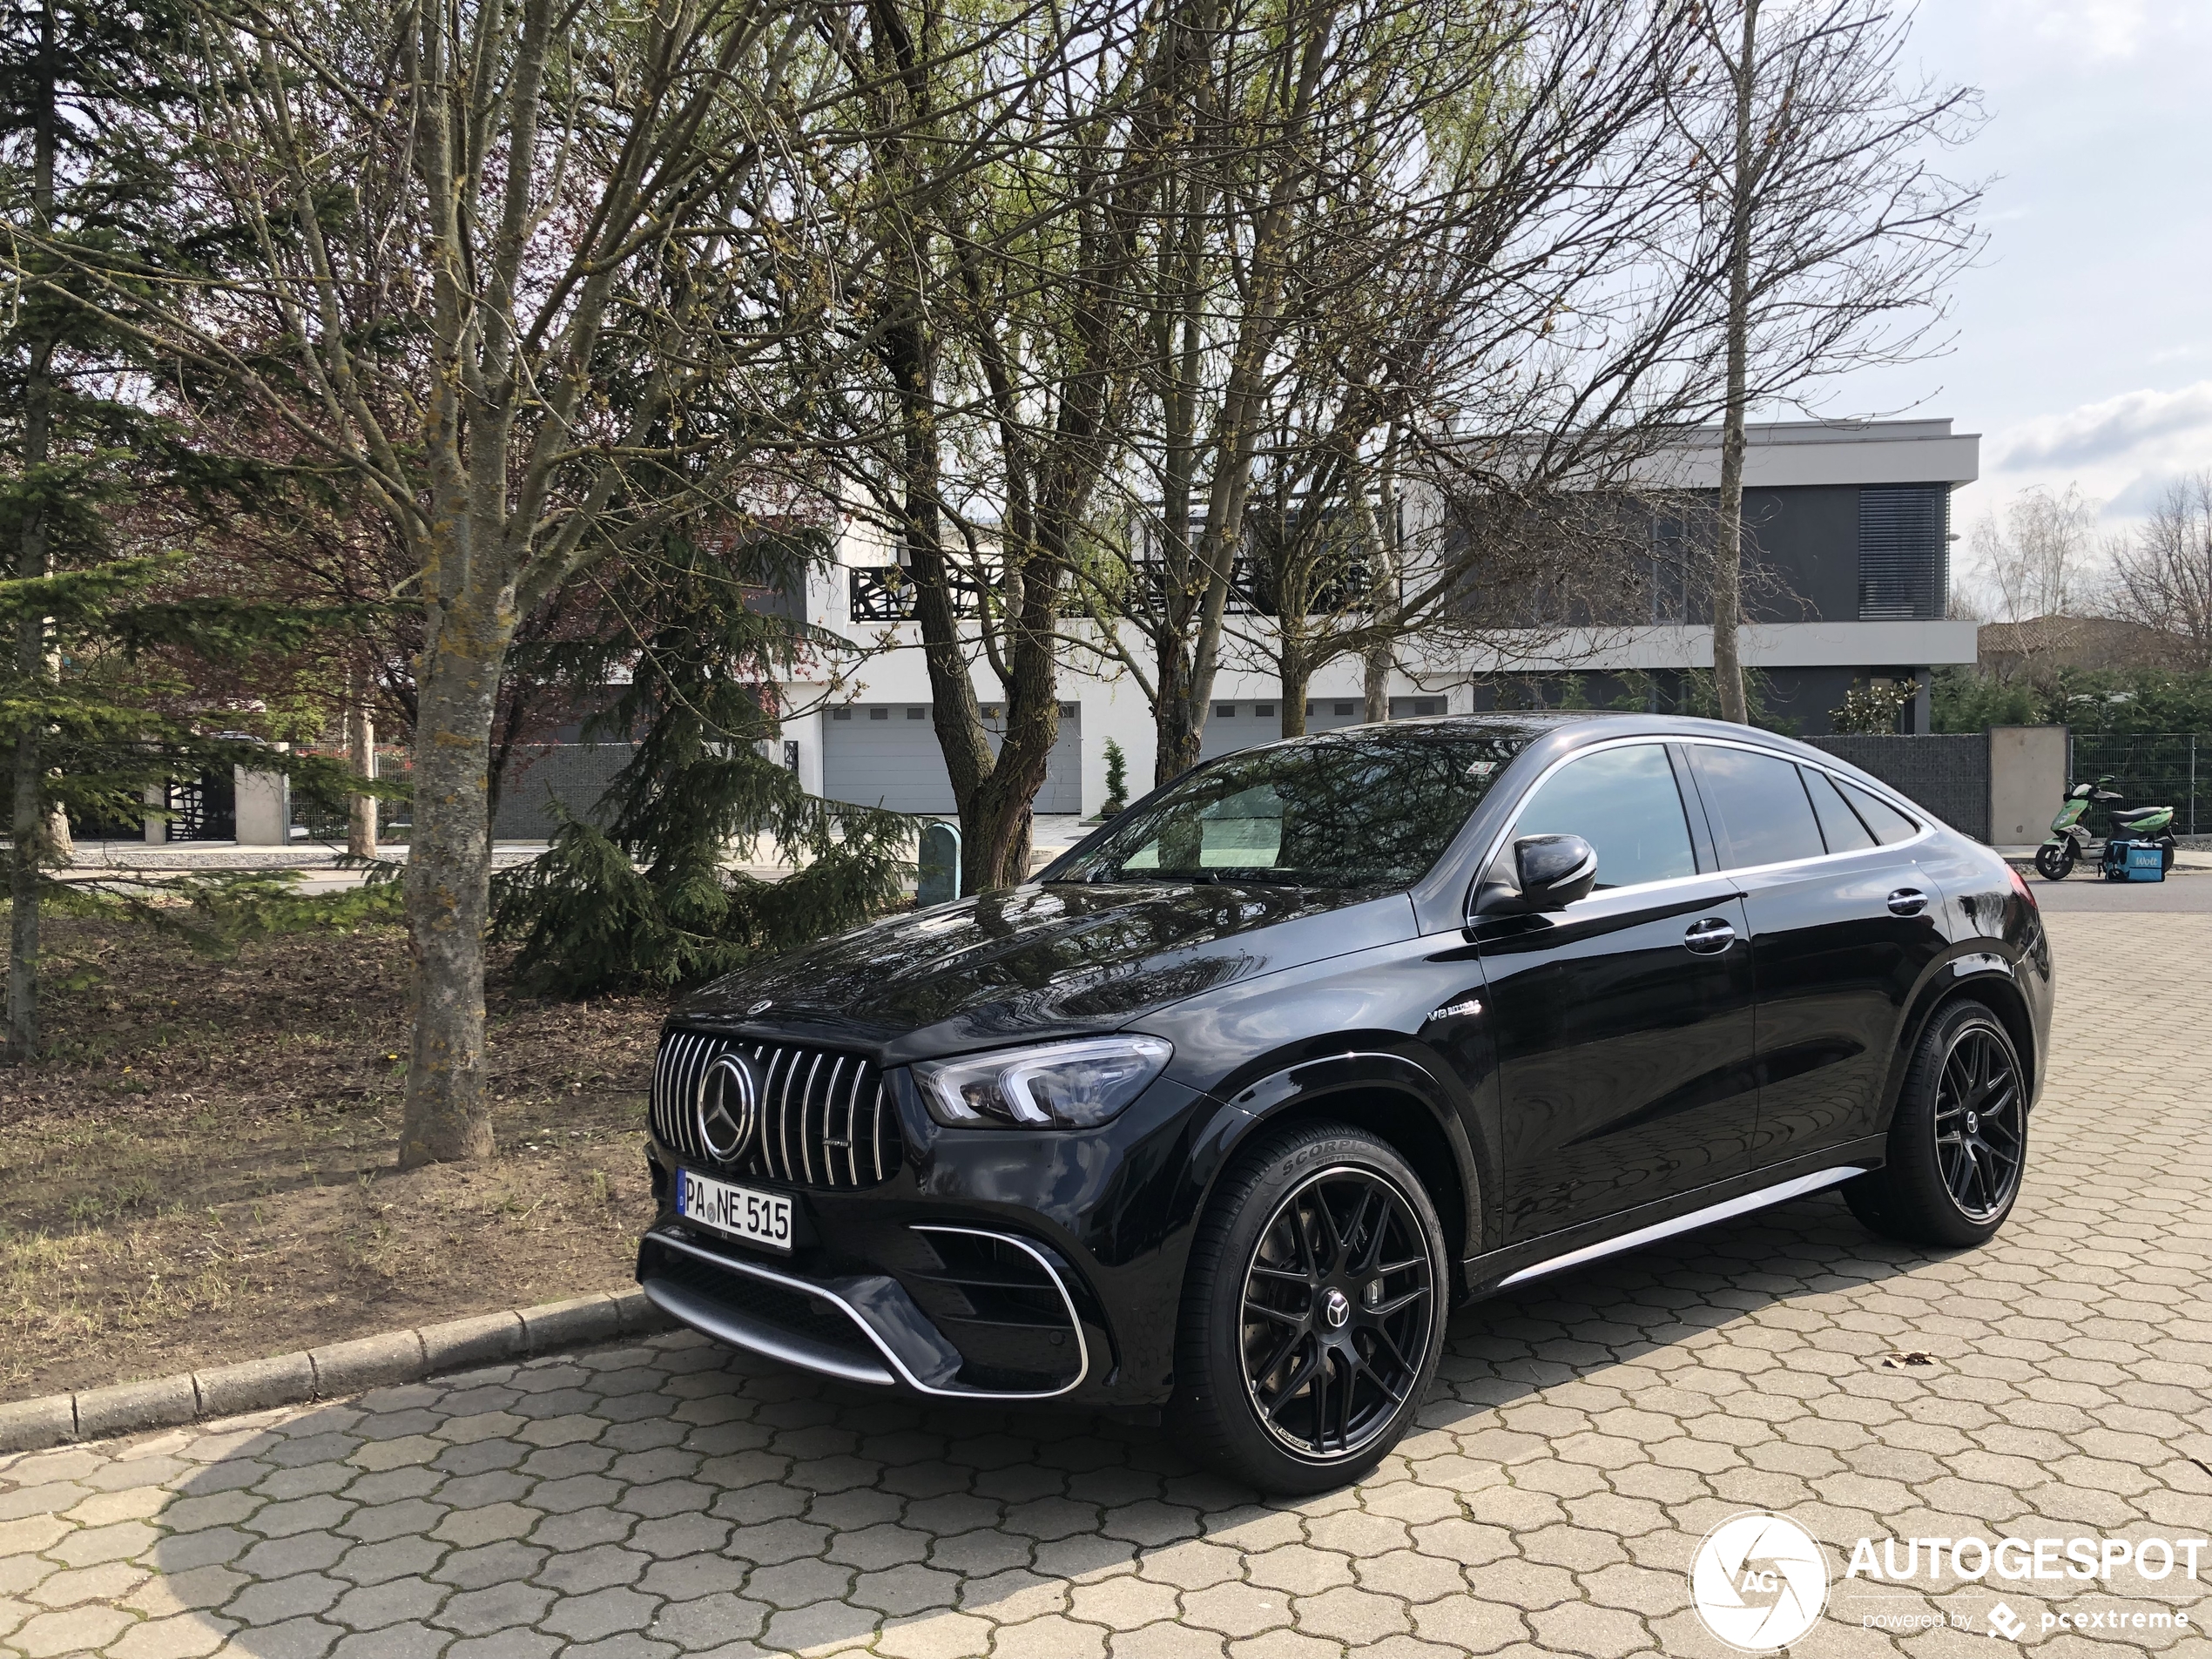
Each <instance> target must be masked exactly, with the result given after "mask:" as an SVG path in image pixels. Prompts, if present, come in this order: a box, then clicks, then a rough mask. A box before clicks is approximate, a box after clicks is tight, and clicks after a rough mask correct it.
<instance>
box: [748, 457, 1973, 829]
mask: <svg viewBox="0 0 2212 1659" xmlns="http://www.w3.org/2000/svg"><path fill="white" fill-rule="evenodd" d="M1979 449H1980V440H1979V437H1978V436H1976V435H1972V434H1954V433H1953V432H1952V430H1951V422H1950V421H1942V420H1929V421H1867V422H1838V421H1785V422H1778V423H1775V424H1772V425H1766V426H1760V427H1755V428H1752V430H1751V432H1750V442H1749V446H1748V453H1747V457H1746V462H1745V478H1744V482H1745V505H1744V521H1745V539H1746V546H1747V558H1748V559H1749V560H1750V561H1752V562H1753V563H1756V565H1757V570H1758V575H1759V580H1758V581H1757V583H1754V584H1752V586H1751V587H1750V589H1748V590H1747V595H1746V603H1747V608H1748V610H1749V613H1750V617H1751V622H1750V626H1749V627H1747V628H1746V630H1745V631H1744V633H1743V658H1744V661H1745V663H1746V664H1747V665H1749V666H1750V667H1752V668H1755V669H1757V670H1758V671H1760V673H1761V675H1762V677H1763V683H1764V687H1765V690H1766V693H1767V707H1768V709H1769V711H1770V712H1772V713H1774V714H1777V715H1779V716H1781V717H1784V718H1790V719H1793V720H1795V721H1797V724H1798V727H1799V729H1800V730H1801V731H1802V732H1804V733H1805V734H1807V735H1818V734H1820V733H1822V732H1825V731H1826V730H1827V729H1828V720H1827V712H1828V711H1829V710H1831V709H1832V708H1834V707H1836V706H1838V705H1840V704H1841V702H1842V701H1843V698H1844V692H1845V691H1847V690H1848V689H1849V688H1850V686H1851V685H1852V683H1853V682H1854V681H1858V680H1863V679H1868V678H1886V679H1891V680H1898V681H1905V682H1915V681H1917V682H1918V683H1919V685H1920V687H1921V692H1920V696H1919V699H1918V706H1917V710H1916V711H1915V712H1914V714H1913V717H1912V718H1913V720H1914V726H1913V729H1915V730H1920V731H1925V730H1926V729H1927V707H1926V704H1927V697H1926V690H1925V687H1926V685H1927V679H1928V676H1929V674H1930V672H1931V671H1932V670H1933V669H1935V668H1938V667H1941V666H1944V665H1946V664H1970V663H1972V662H1973V661H1974V659H1975V628H1974V624H1973V623H1971V622H1952V621H1948V620H1946V617H1945V615H1944V612H1945V610H1946V600H1947V597H1948V586H1949V581H1948V578H1949V549H1950V543H1951V541H1952V536H1951V529H1950V524H1951V514H1950V497H1951V492H1952V490H1953V489H1956V488H1958V487H1959V485H1961V484H1965V483H1969V482H1973V479H1974V478H1975V476H1976V475H1977V472H1978V470H1979ZM1719 478H1720V435H1719V432H1718V430H1717V429H1716V428H1715V429H1701V430H1697V431H1694V432H1691V433H1689V434H1687V435H1685V436H1684V439H1683V442H1682V443H1681V444H1679V445H1678V446H1676V448H1673V449H1671V450H1669V451H1668V452H1666V453H1665V454H1663V455H1660V456H1658V457H1656V458H1655V459H1653V460H1652V461H1650V462H1648V463H1646V465H1645V468H1644V469H1643V470H1642V475H1641V481H1642V482H1645V483H1648V484H1649V485H1652V486H1654V487H1656V488H1662V489H1669V490H1677V491H1690V492H1705V491H1710V490H1714V489H1717V487H1718V484H1719ZM894 562H895V550H894V549H893V548H891V546H890V545H889V544H888V543H887V541H886V540H885V539H884V538H883V537H882V536H881V535H880V533H878V532H876V531H874V530H873V528H872V527H869V526H867V525H864V524H860V523H857V522H855V523H851V524H848V526H847V527H846V531H845V533H844V535H843V536H842V538H841V541H840V547H839V550H838V563H837V564H836V565H835V566H834V567H833V568H831V569H828V570H823V571H819V572H817V573H816V574H815V575H814V576H813V577H810V578H809V581H808V584H807V591H806V614H807V617H808V620H810V621H812V622H813V623H815V624H817V625H819V626H821V627H825V628H827V629H830V630H832V631H836V632H838V633H840V634H843V635H844V636H846V637H847V638H849V639H851V640H852V641H853V644H855V646H856V647H860V648H862V652H863V654H862V655H861V656H860V658H859V659H858V661H857V664H855V663H853V662H850V661H848V662H846V663H843V664H835V663H831V662H829V661H825V662H824V664H823V666H822V668H821V670H820V671H819V675H816V676H802V677H801V678H798V679H796V680H794V681H792V683H790V684H789V685H786V687H785V691H786V706H787V707H788V708H789V709H790V710H791V711H792V713H791V714H790V716H789V717H788V718H786V723H785V728H784V735H785V745H786V747H785V754H786V759H788V760H789V761H790V762H791V763H792V765H795V767H796V768H797V770H798V772H799V775H800V778H801V779H802V780H803V782H804V783H805V785H806V787H807V788H808V789H809V790H812V791H814V792H819V793H823V794H826V795H828V796H830V797H831V798H833V799H840V800H853V801H860V802H862V803H864V804H867V805H876V804H881V805H883V806H889V807H893V808H895V809H899V810H902V811H908V812H924V813H930V812H936V813H949V812H950V811H951V810H952V807H953V798H952V789H951V786H950V783H949V782H948V779H947V776H946V772H945V765H944V761H943V759H942V757H941V754H940V752H939V750H938V746H937V738H936V732H935V728H934V724H933V723H932V721H931V719H930V708H929V698H930V691H929V682H928V675H927V671H926V670H925V668H924V665H923V662H922V657H921V650H920V648H919V629H918V626H917V624H914V623H913V622H911V621H905V620H900V619H899V617H898V612H899V610H900V606H899V605H897V604H895V603H890V602H889V600H890V595H891V590H892V589H893V587H894V586H895V583H894V582H887V579H886V577H887V568H888V567H889V566H890V565H892V564H893V563H894ZM1239 621H1240V622H1241V623H1244V624H1247V625H1248V626H1249V625H1251V624H1255V623H1256V622H1258V619H1255V618H1251V617H1243V618H1239ZM1258 625H1264V622H1258ZM1233 655H1234V654H1233V653H1232V656H1233ZM1711 664H1712V630H1711V628H1710V625H1708V624H1705V623H1703V622H1701V621H1699V620H1697V619H1696V617H1694V616H1693V615H1678V616H1676V617H1658V618H1656V619H1654V620H1652V621H1650V622H1649V623H1640V624H1630V625H1615V626H1609V627H1607V628H1605V629H1603V630H1597V629H1591V630H1588V631H1579V632H1576V633H1574V634H1570V635H1568V636H1567V637H1547V638H1546V639H1544V640H1542V641H1541V642H1538V641H1532V642H1530V648H1529V650H1528V651H1526V652H1523V653H1522V654H1521V656H1520V658H1518V660H1516V661H1515V662H1514V664H1512V671H1513V672H1514V674H1515V675H1516V676H1522V677H1528V676H1534V677H1535V678H1538V679H1539V680H1540V681H1541V678H1542V677H1543V676H1545V675H1546V674H1548V673H1556V674H1558V675H1560V676H1562V677H1563V676H1565V675H1567V674H1569V673H1571V674H1574V675H1575V676H1578V677H1580V678H1581V681H1582V682H1583V690H1584V694H1585V695H1586V696H1587V697H1588V698H1589V700H1590V701H1592V702H1594V703H1596V704H1599V705H1603V704H1605V703H1607V702H1608V701H1609V700H1611V698H1612V697H1613V696H1614V695H1615V694H1616V693H1617V692H1618V691H1619V689H1620V688H1621V687H1622V685H1625V684H1627V682H1625V681H1624V680H1622V678H1621V677H1622V675H1624V674H1629V673H1634V674H1636V675H1639V676H1649V677H1650V678H1651V680H1653V681H1656V682H1660V683H1663V682H1664V681H1665V680H1666V678H1667V677H1669V676H1670V675H1679V674H1680V673H1681V672H1683V671H1685V670H1692V669H1701V668H1710V666H1711ZM1499 666H1500V664H1499V663H1498V661H1497V660H1496V659H1495V658H1489V659H1487V660H1477V659H1476V658H1474V656H1473V655H1472V654H1470V655H1468V656H1467V657H1466V658H1462V659H1460V660H1452V659H1450V658H1448V657H1447V658H1441V659H1440V658H1436V657H1434V656H1433V655H1432V656H1431V657H1430V658H1428V659H1427V660H1424V661H1421V662H1420V663H1418V664H1414V665H1413V667H1412V668H1411V669H1410V670H1408V671H1401V672H1400V673H1399V675H1398V676H1397V683H1395V684H1394V685H1393V688H1392V696H1391V713H1392V716H1393V718H1405V717H1408V716H1416V715H1427V714H1445V713H1463V712H1467V711H1473V710H1475V709H1478V708H1482V707H1488V706H1494V703H1493V698H1494V689H1493V687H1492V686H1491V685H1488V684H1487V683H1486V681H1487V678H1488V677H1489V676H1491V675H1493V674H1494V673H1495V672H1496V671H1497V670H1498V668H1499ZM1360 681H1361V665H1360V664H1359V661H1358V660H1357V659H1354V658H1344V659H1339V661H1337V662H1335V663H1334V664H1331V665H1330V666H1328V667H1327V668H1325V670H1324V671H1322V672H1321V673H1320V674H1319V675H1318V677H1317V678H1316V679H1315V681H1314V683H1313V684H1312V686H1311V687H1310V688H1309V691H1308V694H1307V704H1308V709H1307V715H1306V726H1307V729H1308V730H1309V731H1325V730H1327V729H1329V728H1331V727H1332V726H1342V725H1356V724H1358V723H1359V721H1360V720H1361V719H1362V718H1364V713H1365V705H1364V703H1363V701H1362V693H1361V690H1360ZM975 688H976V695H977V697H978V698H979V699H980V700H981V703H982V704H983V705H984V707H985V710H986V712H987V714H988V712H989V711H991V710H992V708H993V706H994V699H995V698H996V697H997V696H998V695H999V688H998V685H997V683H996V680H995V677H994V676H993V675H992V673H991V671H990V670H989V667H988V664H983V663H981V662H979V663H978V664H977V666H976V671H975ZM1061 697H1062V704H1061V738H1060V743H1059V746H1058V748H1057V749H1056V750H1055V753H1054V757H1053V762H1052V765H1051V769H1050V771H1049V775H1048V778H1047V781H1046V784H1045V788H1044V791H1043V793H1042V795H1041V796H1040V798H1039V799H1038V802H1037V809H1038V811H1040V812H1042V813H1085V814H1088V813H1095V812H1096V811H1097V810H1098V809H1099V807H1100V806H1101V805H1102V804H1103V802H1104V800H1105V799H1106V759H1105V746H1106V741H1107V739H1108V738H1113V739H1114V740H1116V742H1118V743H1119V744H1120V745H1121V747H1122V749H1123V752H1124V753H1125V754H1126V755H1127V757H1128V763H1129V775H1130V786H1131V791H1132V792H1133V793H1142V792H1143V791H1144V790H1145V789H1146V788H1148V787H1150V782H1151V777H1152V763H1153V726H1152V718H1151V712H1150V709H1149V708H1148V707H1147V706H1146V704H1145V700H1144V697H1143V692H1142V691H1140V690H1139V688H1138V687H1137V686H1136V684H1135V683H1134V682H1133V681H1131V680H1130V679H1129V678H1127V677H1126V676H1121V677H1116V676H1115V675H1113V674H1111V673H1104V672H1101V671H1099V668H1098V665H1097V663H1096V659H1092V658H1089V654H1088V653H1083V652H1081V651H1076V650H1073V649H1072V648H1071V650H1070V651H1069V658H1068V659H1063V665H1062V685H1061ZM1277 698H1278V687H1277V685H1276V683H1275V681H1274V680H1273V678H1272V677H1271V676H1270V675H1268V674H1266V673H1264V672H1263V671H1258V669H1257V668H1255V667H1251V666H1247V665H1244V664H1242V663H1241V662H1237V661H1232V662H1231V663H1230V664H1227V665H1225V666H1224V671H1223V672H1222V674H1221V676H1220V678H1219V679H1218V680H1217V683H1216V685H1215V688H1214V700H1213V705H1212V710H1211V718H1209V720H1208V722H1207V725H1206V734H1205V751H1204V752H1205V753H1206V754H1207V755H1208V756H1211V755H1215V754H1219V753H1225V752H1229V751H1231V750H1234V749H1238V748H1242V747H1245V746H1247V745H1251V744H1253V743H1262V742H1266V741H1269V740H1271V739H1272V738H1275V737H1276V736H1277V735H1278V731H1279V711H1278V701H1277Z"/></svg>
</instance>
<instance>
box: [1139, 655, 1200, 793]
mask: <svg viewBox="0 0 2212 1659" xmlns="http://www.w3.org/2000/svg"><path fill="white" fill-rule="evenodd" d="M1164 632H1165V631H1163V633H1164ZM1153 657H1154V659H1155V661H1156V662H1157V664H1158V672H1159V682H1158V688H1157V689H1158V696H1157V698H1156V699H1155V700H1154V702H1153V705H1152V743H1153V749H1152V786H1153V787H1154V788H1155V789H1157V788H1158V787H1159V786H1161V785H1162V784H1170V783H1173V782H1174V781H1175V780H1176V779H1178V778H1180V777H1181V776H1183V774H1184V772H1188V771H1190V768H1191V767H1193V766H1195V765H1197V764H1198V750H1199V748H1200V746H1201V745H1203V744H1204V741H1205V730H1204V727H1203V726H1202V725H1199V724H1198V723H1197V721H1195V720H1194V719H1193V718H1191V705H1190V678H1189V677H1188V673H1187V669H1188V664H1187V663H1186V662H1185V660H1184V648H1183V639H1182V637H1181V634H1180V632H1179V631H1177V632H1175V633H1174V634H1173V635H1172V637H1163V638H1162V640H1161V642H1160V644H1159V645H1158V646H1157V649H1156V650H1155V651H1154V652H1153Z"/></svg>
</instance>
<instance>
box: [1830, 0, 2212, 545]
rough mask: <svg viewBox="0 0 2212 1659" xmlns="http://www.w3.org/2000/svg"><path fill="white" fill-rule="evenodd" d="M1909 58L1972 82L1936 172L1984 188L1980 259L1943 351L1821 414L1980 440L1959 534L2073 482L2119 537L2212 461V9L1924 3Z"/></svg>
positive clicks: (2080, 1)
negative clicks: (1974, 89)
mask: <svg viewBox="0 0 2212 1659" xmlns="http://www.w3.org/2000/svg"><path fill="white" fill-rule="evenodd" d="M1909 52H1910V55H1911V56H1912V57H1914V58H1917V59H1918V61H1919V67H1920V68H1921V70H1922V71H1924V72H1925V74H1927V75H1928V76H1930V77H1931V78H1945V79H1948V80H1951V81H1954V82H1964V83H1966V84H1969V85H1973V86H1978V87H1979V88H1980V89H1981V91H1982V93H1983V96H1984V105H1985V108H1986V111H1987V114H1988V117H1989V119H1988V121H1987V124H1986V125H1985V126H1984V127H1983V128H1982V130H1981V132H1979V135H1978V136H1977V137H1976V138H1974V140H1973V142H1972V143H1971V144H1969V145H1966V147H1965V148H1964V149H1962V150H1960V151H1958V152H1953V153H1952V155H1951V156H1950V157H1949V158H1947V160H1946V169H1947V171H1949V172H1952V175H1953V176H1954V177H1967V178H1977V179H1988V180H1989V184H1988V192H1987V195H1986V198H1985V200H1984V204H1983V207H1982V211H1981V213H1980V215H1979V218H1980V222H1981V223H1982V225H1983V226H1985V227H1986V230H1987V231H1988V233H1989V246H1988V248H1987V250H1986V253H1984V254H1983V256H1982V258H1981V260H1980V262H1979V266H1978V267H1977V268H1975V269H1974V270H1972V271H1970V272H1968V273H1966V275H1965V276H1963V277H1962V278H1961V279H1960V280H1959V284H1958V287H1957V289H1956V291H1955V293H1954V296H1953V297H1954V301H1955V304H1954V309H1953V313H1952V324H1953V327H1954V330H1955V337H1954V340H1953V342H1952V348H1951V350H1950V352H1949V354H1947V355H1946V356H1944V357H1942V358H1940V359H1938V360H1935V361H1927V362H1923V363H1919V364H1914V365H1911V366H1906V367H1902V368H1888V369H1883V370H1880V371H1878V372H1875V373H1866V372H1861V373H1860V374H1856V375H1854V376H1852V377H1851V380H1849V381H1846V382H1844V383H1842V384H1840V385H1838V387H1836V388H1834V389H1833V395H1831V397H1830V398H1829V399H1827V400H1826V401H1825V402H1824V406H1823V407H1822V408H1821V410H1820V412H1821V413H1822V414H1825V415H1884V414H1890V415H1898V414H1906V413H1910V414H1913V415H1948V416H1949V417H1950V418H1951V420H1952V429H1953V430H1954V431H1958V432H1979V433H1980V434H1981V435H1982V443H1981V482H1979V484H1976V485H1973V486H1971V487H1970V488H1968V489H1963V490H1961V491H1959V494H1958V495H1957V496H1956V497H1955V498H1954V500H1953V502H1952V514H1953V521H1952V523H1953V528H1954V529H1959V530H1960V531H1962V532H1964V531H1966V530H1967V529H1969V528H1970V527H1971V525H1972V523H1973V521H1974V520H1976V519H1978V518H1979V517H1980V516H1982V515H1983V514H1984V513H1985V512H1988V511H1992V510H1994V511H1997V512H2000V513H2001V512H2002V511H2003V509H2004V508H2005V506H2006V502H2008V501H2009V500H2011V499H2012V498H2013V497H2014V496H2017V495H2018V494H2019V493H2020V492H2021V491H2023V490H2025V489H2031V488H2034V487H2038V486H2040V487H2043V488H2046V489H2052V490H2054V491H2056V490H2062V489H2065V488H2066V487H2067V485H2068V484H2069V483H2073V484H2078V485H2079V486H2080V489H2081V490H2082V491H2083V493H2084V494H2086V495H2087V496H2092V497H2094V498H2096V499H2098V500H2101V501H2102V502H2104V503H2105V508H2104V515H2103V519H2102V528H2103V529H2105V530H2106V531H2107V533H2114V534H2116V533H2121V532H2124V531H2125V530H2126V529H2128V527H2129V525H2130V523H2132V522H2133V521H2134V520H2135V519H2136V518H2138V517H2139V516H2141V514H2142V513H2143V512H2144V511H2145V510H2146V509H2148V507H2149V506H2150V505H2151V504H2152V502H2154V501H2155V499H2156V497H2157V496H2158V494H2159V491H2160V490H2161V488H2162V487H2163V486H2164V484H2165V483H2166V482H2168V481H2169V480H2171V479H2173V478H2174V477H2175V476H2177V475H2180V474H2182V473H2184V472H2188V471H2195V470H2198V469H2212V0H1921V3H1920V5H1919V10H1918V11H1917V13H1916V14H1915V21H1914V24H1913V29H1912V40H1911V44H1910V47H1909ZM1992 176H1993V177H1992Z"/></svg>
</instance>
